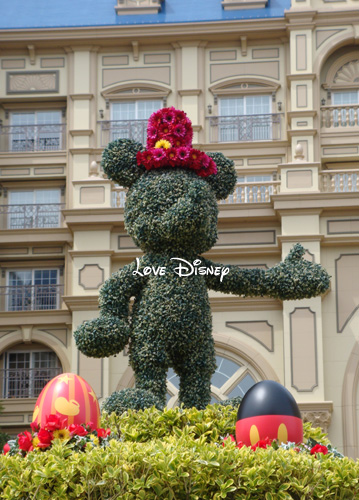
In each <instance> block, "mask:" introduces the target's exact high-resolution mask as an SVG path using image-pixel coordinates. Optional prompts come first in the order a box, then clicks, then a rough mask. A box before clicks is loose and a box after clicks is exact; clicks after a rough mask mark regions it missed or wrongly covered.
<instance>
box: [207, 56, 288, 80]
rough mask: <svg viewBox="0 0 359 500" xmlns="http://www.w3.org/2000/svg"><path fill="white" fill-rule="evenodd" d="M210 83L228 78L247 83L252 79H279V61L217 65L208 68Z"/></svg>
mask: <svg viewBox="0 0 359 500" xmlns="http://www.w3.org/2000/svg"><path fill="white" fill-rule="evenodd" d="M210 77H211V83H214V82H217V81H218V80H224V79H226V78H227V79H229V78H232V79H234V78H245V79H246V80H247V81H249V80H251V79H252V77H253V78H256V77H258V78H273V79H274V80H279V79H280V67H279V61H261V62H259V61H258V62H237V63H219V64H211V66H210Z"/></svg>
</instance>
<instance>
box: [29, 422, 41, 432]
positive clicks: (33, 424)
mask: <svg viewBox="0 0 359 500" xmlns="http://www.w3.org/2000/svg"><path fill="white" fill-rule="evenodd" d="M30 427H31V430H32V432H37V431H38V430H39V429H40V426H39V424H37V423H36V422H31V424H30Z"/></svg>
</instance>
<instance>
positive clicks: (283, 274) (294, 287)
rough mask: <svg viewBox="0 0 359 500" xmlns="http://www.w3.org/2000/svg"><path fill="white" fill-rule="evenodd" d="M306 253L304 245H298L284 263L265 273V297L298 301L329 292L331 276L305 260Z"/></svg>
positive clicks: (318, 266)
mask: <svg viewBox="0 0 359 500" xmlns="http://www.w3.org/2000/svg"><path fill="white" fill-rule="evenodd" d="M304 253H305V250H304V248H303V247H302V245H300V244H299V243H297V244H296V245H294V247H293V248H292V249H291V251H290V252H289V254H288V256H287V257H286V258H285V259H284V261H283V262H281V263H280V264H278V265H276V266H274V267H272V268H271V269H268V271H266V272H265V275H266V279H265V281H266V292H265V295H269V296H270V297H273V298H278V299H281V300H297V299H305V298H311V297H316V296H317V295H321V294H322V293H324V292H326V291H327V290H328V288H329V284H330V276H329V274H328V273H327V271H326V270H325V269H324V268H323V267H322V266H321V265H319V264H314V263H313V262H309V261H307V260H305V259H303V255H304Z"/></svg>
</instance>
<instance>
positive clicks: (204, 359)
mask: <svg viewBox="0 0 359 500" xmlns="http://www.w3.org/2000/svg"><path fill="white" fill-rule="evenodd" d="M181 361H182V362H181V363H176V366H174V369H175V371H176V372H177V373H178V375H179V377H180V391H179V399H180V402H181V403H183V404H184V406H185V407H186V408H192V407H193V406H195V407H196V408H198V409H203V408H205V407H206V406H207V405H208V404H209V403H210V401H211V378H212V375H213V373H214V372H215V369H216V358H215V352H214V342H213V338H212V337H209V338H207V339H204V340H202V341H199V342H198V343H197V344H196V345H195V346H194V347H193V349H192V350H191V351H190V352H188V353H187V354H186V355H184V356H183V358H182V360H181Z"/></svg>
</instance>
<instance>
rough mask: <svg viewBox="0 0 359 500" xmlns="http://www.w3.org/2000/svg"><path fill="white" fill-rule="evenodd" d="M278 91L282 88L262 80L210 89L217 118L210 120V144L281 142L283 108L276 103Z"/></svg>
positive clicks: (239, 82)
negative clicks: (277, 140)
mask: <svg viewBox="0 0 359 500" xmlns="http://www.w3.org/2000/svg"><path fill="white" fill-rule="evenodd" d="M278 89H279V85H276V84H273V83H269V82H265V81H262V80H259V79H251V80H250V81H242V80H240V81H237V80H236V81H232V82H230V83H229V82H225V83H221V84H217V85H215V86H213V87H211V88H210V91H211V92H212V94H213V96H214V110H213V111H214V115H216V116H211V117H209V125H210V127H209V132H210V136H209V142H242V141H270V140H275V139H280V113H278V111H280V109H279V108H281V106H279V108H278V106H277V105H276V104H275V102H276V93H277V90H278ZM278 104H279V103H278ZM210 109H212V107H211V108H210Z"/></svg>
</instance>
